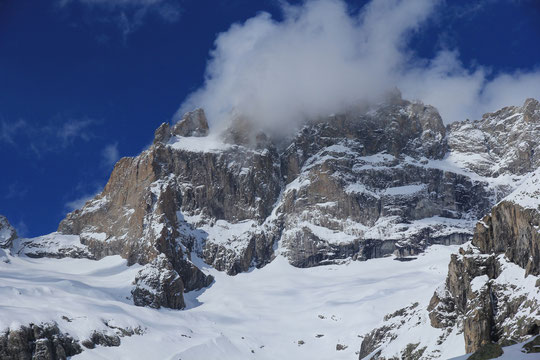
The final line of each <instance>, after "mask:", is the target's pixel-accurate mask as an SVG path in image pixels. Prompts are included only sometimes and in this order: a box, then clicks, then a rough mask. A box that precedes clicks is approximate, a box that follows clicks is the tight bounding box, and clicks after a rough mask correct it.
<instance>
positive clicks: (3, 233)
mask: <svg viewBox="0 0 540 360" xmlns="http://www.w3.org/2000/svg"><path fill="white" fill-rule="evenodd" d="M16 238H17V232H16V231H15V229H14V228H13V226H11V224H10V223H9V221H8V220H7V218H6V217H5V216H3V215H0V249H9V248H10V247H11V245H12V243H13V240H15V239H16Z"/></svg>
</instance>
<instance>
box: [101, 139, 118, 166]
mask: <svg viewBox="0 0 540 360" xmlns="http://www.w3.org/2000/svg"><path fill="white" fill-rule="evenodd" d="M118 159H120V152H119V151H118V143H113V144H109V145H107V146H105V148H104V149H103V151H102V152H101V164H102V165H103V166H104V167H105V168H107V169H110V168H111V167H113V166H114V164H116V162H117V161H118Z"/></svg>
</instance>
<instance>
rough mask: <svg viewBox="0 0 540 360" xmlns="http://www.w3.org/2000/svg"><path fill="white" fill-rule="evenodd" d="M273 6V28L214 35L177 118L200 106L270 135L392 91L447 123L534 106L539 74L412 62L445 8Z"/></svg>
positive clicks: (387, 1) (263, 16)
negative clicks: (528, 102) (414, 42)
mask: <svg viewBox="0 0 540 360" xmlns="http://www.w3.org/2000/svg"><path fill="white" fill-rule="evenodd" d="M281 6H282V13H283V19H281V20H276V19H273V18H272V17H271V15H270V14H268V13H264V12H263V13H260V14H258V15H257V16H255V17H253V18H250V19H248V20H247V21H245V22H244V23H241V24H233V25H232V26H231V27H230V28H229V30H227V31H226V32H223V33H221V34H219V35H218V36H217V38H216V40H215V46H214V49H213V50H212V51H211V52H210V60H209V62H208V64H207V68H206V74H205V80H204V84H203V85H202V87H201V88H199V89H198V90H196V91H195V92H193V93H192V94H191V95H189V96H188V97H187V98H186V100H185V101H184V103H183V104H182V106H181V107H180V109H179V111H178V113H179V114H182V113H184V112H187V111H190V110H192V109H194V108H196V107H203V108H204V109H205V111H206V113H207V116H208V119H209V122H210V123H211V126H214V127H216V126H218V127H219V126H220V125H223V124H226V123H227V122H228V121H229V120H230V119H231V118H234V117H238V116H241V117H244V118H247V119H249V120H250V121H253V122H255V123H256V124H257V125H259V126H260V127H261V128H263V129H265V130H270V131H274V132H275V131H278V132H279V131H280V129H283V128H286V127H288V126H290V124H291V123H294V122H295V121H302V120H303V119H306V118H314V117H317V116H324V115H328V114H331V113H335V112H340V111H343V110H344V109H346V108H347V107H350V106H354V105H355V104H358V103H359V102H363V101H373V100H377V99H378V98H379V97H380V95H381V94H383V93H385V92H386V91H388V90H389V89H392V88H393V87H396V86H397V87H398V88H399V89H400V90H401V91H402V92H403V95H404V97H405V98H408V99H420V100H422V101H424V102H425V103H428V104H431V105H434V106H436V107H437V108H438V109H439V111H440V112H441V115H442V117H443V119H444V120H445V122H446V123H449V122H452V121H456V120H464V119H465V118H478V117H480V116H481V114H482V113H484V112H487V111H493V110H496V109H498V108H500V107H502V106H506V105H520V104H521V103H522V102H523V100H524V99H525V98H526V97H540V81H538V80H539V79H540V72H516V73H510V74H498V75H497V76H490V75H491V74H490V71H489V68H488V67H484V66H481V65H478V66H476V67H474V68H466V67H465V66H464V65H463V64H462V63H461V62H460V60H459V52H458V50H457V49H456V50H453V49H450V50H448V49H444V50H440V51H439V52H438V53H437V54H436V55H435V56H434V57H433V58H431V59H424V58H420V57H418V56H417V55H416V54H415V53H414V52H413V51H412V50H411V49H410V47H409V43H410V39H411V37H412V35H413V34H415V33H418V32H421V31H423V30H424V25H425V23H426V20H427V19H429V18H430V17H433V16H435V15H436V13H437V11H438V10H439V9H440V8H441V7H442V6H447V5H446V3H444V2H441V1H432V0H415V1H402V0H372V1H371V2H370V3H368V4H367V5H366V6H364V7H363V8H362V9H360V10H359V11H352V10H351V9H349V8H348V6H347V4H345V3H344V2H343V1H341V0H312V1H306V2H305V3H303V4H302V5H290V4H287V3H283V4H282V5H281ZM420 35H422V34H421V33H420ZM510 89H511V91H507V90H510Z"/></svg>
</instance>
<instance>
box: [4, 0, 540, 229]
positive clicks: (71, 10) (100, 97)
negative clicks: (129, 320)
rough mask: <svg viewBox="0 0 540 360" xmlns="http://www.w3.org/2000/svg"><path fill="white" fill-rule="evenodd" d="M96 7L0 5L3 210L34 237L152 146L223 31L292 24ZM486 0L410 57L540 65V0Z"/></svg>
mask: <svg viewBox="0 0 540 360" xmlns="http://www.w3.org/2000/svg"><path fill="white" fill-rule="evenodd" d="M110 1H111V3H118V1H117V0H110ZM95 2H97V3H98V4H97V5H96V4H94V5H92V4H89V3H93V1H90V0H89V1H88V2H85V1H81V0H70V1H68V2H67V4H63V3H62V2H61V1H60V0H39V1H36V0H0V214H3V215H5V216H7V217H8V219H9V220H10V222H11V223H12V224H13V225H14V226H15V227H16V228H17V229H18V231H19V233H20V235H22V236H37V235H42V234H45V233H49V232H52V231H55V230H56V227H57V226H58V223H59V221H60V220H61V219H62V218H63V217H64V216H65V215H66V213H67V212H68V211H69V210H70V209H71V208H70V205H72V206H73V202H75V201H76V200H78V199H82V198H85V197H88V196H89V195H93V194H95V193H97V192H99V191H100V190H101V189H102V188H103V186H104V185H105V183H106V181H107V179H108V176H109V174H110V171H111V170H112V166H113V162H114V161H115V160H117V158H118V156H134V155H137V154H138V153H139V152H140V151H141V150H143V149H144V148H145V147H146V146H148V145H149V144H150V143H151V141H152V138H153V132H154V130H155V129H156V128H157V127H158V126H159V125H160V124H161V123H162V122H166V121H171V119H172V116H173V115H174V113H175V112H176V111H177V110H178V108H179V106H180V105H181V103H182V101H183V99H184V98H185V97H186V96H187V95H188V94H189V93H190V92H192V91H194V90H195V89H197V88H198V87H199V86H201V84H202V83H203V79H204V77H203V76H204V70H205V65H206V62H207V60H208V59H209V51H210V50H211V49H212V47H213V43H214V40H215V37H216V35H217V34H218V33H220V32H223V31H226V30H227V29H228V28H229V27H230V26H231V24H232V23H234V22H242V21H245V20H246V19H248V18H250V17H253V16H254V15H256V14H257V13H259V12H261V11H266V12H269V13H271V14H272V16H273V17H275V18H276V19H277V20H278V21H279V19H280V18H281V13H280V11H281V10H280V6H279V2H278V1H277V0H260V1H253V0H226V1H217V0H215V1H211V0H185V1H182V0H178V1H177V2H174V1H169V2H168V4H169V5H170V4H172V5H173V10H174V14H175V15H174V16H171V17H168V16H166V15H164V14H161V13H160V14H158V13H157V12H156V11H154V10H148V11H147V12H146V13H144V14H142V13H139V14H138V15H137V13H136V12H137V11H138V9H137V8H136V6H133V7H127V8H122V6H124V5H122V6H113V5H110V6H109V5H107V4H106V3H107V1H106V0H103V1H101V2H100V1H95ZM366 2H367V1H349V5H350V9H351V11H358V10H359V9H361V8H362V6H363V5H364V4H365V3H366ZM143 3H144V1H143ZM295 3H298V2H295ZM474 3H476V2H474ZM479 3H481V4H482V6H478V7H477V6H474V5H471V2H470V1H454V0H448V1H447V3H446V4H444V3H443V4H442V5H440V6H439V8H438V10H437V13H436V15H435V16H433V17H431V18H430V19H429V20H428V21H427V24H426V26H424V27H423V28H422V30H421V31H420V32H418V33H416V34H415V35H414V36H413V38H412V40H411V43H410V50H411V51H413V52H415V53H417V54H418V56H420V57H422V58H427V59H429V58H431V57H432V56H434V54H435V53H436V52H437V51H438V50H440V49H441V48H445V47H448V48H451V49H458V50H459V59H460V60H461V61H462V62H463V64H465V66H467V67H473V66H475V64H482V65H484V66H487V67H489V68H490V69H491V70H492V71H493V74H497V73H498V72H504V71H515V70H517V69H522V70H533V69H538V66H540V2H538V1H518V0H515V1H511V0H507V1H504V0H500V1H483V2H479ZM62 4H63V5H62ZM141 14H142V15H141ZM494 110H495V109H494Z"/></svg>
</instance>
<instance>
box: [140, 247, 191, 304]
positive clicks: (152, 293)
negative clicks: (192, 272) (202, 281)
mask: <svg viewBox="0 0 540 360" xmlns="http://www.w3.org/2000/svg"><path fill="white" fill-rule="evenodd" d="M134 285H135V288H134V289H133V290H132V291H131V294H132V296H133V302H134V303H135V305H137V306H149V307H152V308H155V309H159V308H160V307H162V306H163V307H167V308H171V309H183V308H184V307H185V304H184V297H183V296H182V294H183V291H184V284H183V283H182V279H181V278H180V276H179V275H178V273H177V272H176V271H175V270H174V269H173V267H172V265H171V263H170V262H169V260H167V258H166V257H165V255H163V254H161V255H159V256H158V257H157V258H155V259H154V260H153V261H152V262H151V263H149V264H146V265H145V266H144V267H143V268H142V269H141V270H139V273H138V274H137V277H136V278H135V281H134Z"/></svg>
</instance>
